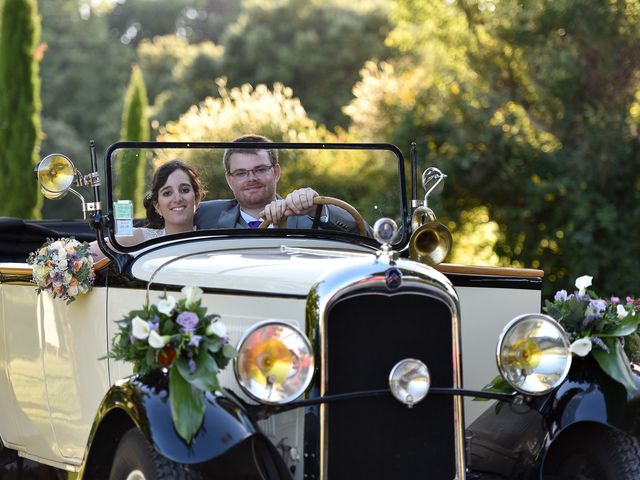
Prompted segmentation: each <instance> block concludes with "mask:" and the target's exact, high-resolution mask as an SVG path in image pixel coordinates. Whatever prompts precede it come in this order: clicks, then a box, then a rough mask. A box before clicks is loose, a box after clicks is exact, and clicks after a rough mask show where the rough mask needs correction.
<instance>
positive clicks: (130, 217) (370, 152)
mask: <svg viewBox="0 0 640 480" xmlns="http://www.w3.org/2000/svg"><path fill="white" fill-rule="evenodd" d="M225 152H226V154H225ZM175 160H179V161H180V162H182V163H183V164H185V165H187V166H188V167H192V168H193V170H194V171H195V172H196V174H197V176H198V178H199V181H200V182H201V184H202V187H200V186H199V185H197V184H194V180H193V175H194V174H193V173H189V172H188V171H185V170H184V169H183V168H176V167H180V165H181V164H178V163H176V162H174V163H173V165H174V167H173V168H165V170H166V171H164V170H162V171H161V170H159V169H160V168H161V167H162V166H163V165H165V167H168V166H169V165H170V164H171V163H170V162H172V161H175ZM106 166H107V202H108V207H107V210H108V212H109V214H110V216H111V218H114V226H115V232H114V233H115V235H116V237H115V240H116V242H115V243H116V244H118V245H120V246H124V247H132V246H134V245H138V244H140V243H141V242H145V241H147V240H152V239H153V238H156V237H157V236H162V235H168V234H171V233H177V232H175V231H174V232H171V231H170V230H171V228H174V227H175V225H174V224H178V226H180V228H181V231H182V232H185V231H187V230H195V229H197V230H231V229H233V230H238V229H247V228H249V227H248V223H247V222H248V221H249V220H250V218H249V217H251V216H253V217H254V218H255V217H257V215H256V212H255V211H254V212H253V215H249V217H247V216H246V215H244V213H242V214H239V210H240V208H239V207H240V206H243V208H242V210H245V208H244V205H245V204H247V205H253V206H256V205H259V206H260V207H262V208H263V207H264V203H265V202H264V199H265V198H269V197H270V196H271V195H272V192H273V194H276V195H277V196H278V197H286V196H287V195H288V194H289V193H291V192H293V191H295V190H297V189H301V188H312V189H313V190H315V191H316V192H317V193H318V194H319V195H320V196H323V197H332V198H336V199H338V200H341V201H343V202H346V203H347V204H349V205H350V206H352V207H353V208H354V209H355V210H357V212H358V213H359V214H360V215H362V217H363V219H364V222H365V225H368V226H372V225H373V224H374V222H375V221H376V220H377V219H379V218H381V217H389V218H391V219H393V220H395V221H396V223H397V224H398V226H400V225H402V219H403V218H406V209H407V207H406V195H405V188H404V185H405V178H404V165H403V159H402V155H401V153H400V152H399V150H398V149H397V148H396V147H394V146H392V145H386V144H385V145H380V144H375V145H374V144H304V145H302V144H295V145H294V144H283V143H268V144H264V143H263V144H255V143H246V144H245V143H233V144H230V143H207V144H204V143H171V144H167V143H157V142H121V143H117V144H114V145H112V146H111V147H110V148H109V150H108V151H107V154H106ZM176 170H179V171H180V172H182V173H179V172H178V173H176ZM162 172H164V173H162ZM167 172H170V173H169V176H167ZM135 178H143V179H144V182H143V185H140V183H141V182H139V181H137V182H136V181H134V179H135ZM154 180H155V183H154ZM196 183H197V182H196ZM194 189H195V191H194ZM198 190H201V191H205V190H206V193H205V194H204V195H203V196H202V201H201V202H200V203H199V205H198V200H199V199H200V195H199V193H200V192H199V191H198ZM145 196H146V197H147V200H146V202H145ZM196 198H197V199H196ZM270 198H273V197H272V196H271V197H270ZM261 201H262V203H260V202H261ZM145 203H146V205H145ZM236 206H237V207H236ZM195 207H197V214H196V215H195V218H194V219H193V220H191V218H192V217H193V214H192V212H193V210H194V209H196V208H195ZM331 208H333V207H324V208H323V209H322V210H321V211H320V212H319V213H318V215H317V217H318V218H317V219H316V224H315V225H313V229H316V228H318V229H319V230H323V228H324V223H323V222H327V221H329V222H331V221H338V218H339V217H340V215H339V214H335V215H334V216H333V217H334V218H329V219H328V220H327V218H326V217H325V214H326V213H327V211H329V212H337V210H331ZM327 209H329V210H327ZM248 210H250V209H248ZM185 212H186V213H185ZM221 212H223V213H222V215H221ZM229 212H231V213H229ZM315 212H316V209H315V208H314V209H313V211H312V212H309V213H307V214H305V215H304V216H305V217H306V218H307V220H306V223H305V222H302V221H301V222H299V223H296V224H295V226H292V225H294V224H292V223H288V224H286V225H285V223H282V224H281V225H280V226H279V228H307V229H311V228H312V224H311V223H310V222H311V221H312V220H313V219H314V218H315ZM230 215H231V217H232V218H231V217H230ZM230 218H231V219H232V220H233V221H231V222H230V221H229V220H230ZM347 218H349V221H351V216H350V215H348V216H347ZM165 219H166V223H167V224H166V227H167V228H166V231H165V229H164V228H163V227H165ZM190 221H193V222H194V226H193V228H191V227H190V225H189V222H190ZM338 223H339V222H338ZM132 226H133V227H134V228H133V230H132V229H131V227H132ZM139 227H144V228H142V230H144V232H143V233H144V235H143V236H141V235H138V233H139V232H136V230H140V228H139ZM187 227H189V228H187ZM274 227H278V226H274ZM272 228H273V227H272ZM337 230H339V229H337ZM368 232H369V233H370V230H368ZM134 233H135V235H134ZM350 233H355V234H362V231H360V232H359V233H358V231H357V228H356V229H354V231H352V232H350ZM367 234H368V233H367Z"/></svg>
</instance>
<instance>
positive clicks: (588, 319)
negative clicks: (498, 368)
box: [483, 275, 640, 393]
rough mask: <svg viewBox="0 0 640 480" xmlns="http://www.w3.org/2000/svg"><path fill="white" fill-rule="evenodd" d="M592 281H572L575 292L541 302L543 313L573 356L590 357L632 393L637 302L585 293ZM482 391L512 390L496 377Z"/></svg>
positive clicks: (639, 319)
mask: <svg viewBox="0 0 640 480" xmlns="http://www.w3.org/2000/svg"><path fill="white" fill-rule="evenodd" d="M592 280H593V277H591V276H588V275H583V276H582V277H579V278H578V279H576V282H575V286H576V291H575V292H573V293H568V292H567V291H566V290H560V291H558V292H557V293H556V294H555V296H554V298H553V301H549V300H547V301H546V302H545V306H544V309H543V310H544V311H545V312H546V313H547V314H548V315H549V316H551V317H553V318H554V319H555V320H556V321H557V322H558V323H559V324H560V325H561V326H562V328H563V329H564V330H565V332H566V333H567V336H568V339H569V341H570V342H571V346H570V351H571V353H572V354H573V355H576V356H579V357H586V356H587V355H591V356H592V357H593V359H594V360H595V361H596V362H597V363H598V365H599V366H600V368H601V369H602V371H603V372H604V373H606V374H607V375H608V376H609V377H611V378H613V379H614V380H616V381H617V382H619V383H621V384H622V385H624V387H625V388H626V389H627V390H628V391H629V392H636V391H637V388H636V385H635V382H634V380H633V376H632V371H631V364H632V362H637V361H638V360H639V359H640V349H639V346H640V337H639V336H638V333H637V330H638V325H639V324H640V315H638V311H639V310H640V300H639V299H634V298H632V297H626V298H625V299H624V300H622V299H621V298H619V297H610V298H600V297H598V295H596V294H595V293H594V292H593V291H592V290H589V287H590V286H591V281H592ZM483 390H485V391H489V392H496V393H497V392H499V393H512V392H513V389H512V388H511V386H509V385H508V384H507V382H506V381H505V380H504V379H503V378H502V377H501V376H498V377H496V378H494V379H493V380H492V381H491V383H489V384H488V385H487V386H485V387H484V389H483Z"/></svg>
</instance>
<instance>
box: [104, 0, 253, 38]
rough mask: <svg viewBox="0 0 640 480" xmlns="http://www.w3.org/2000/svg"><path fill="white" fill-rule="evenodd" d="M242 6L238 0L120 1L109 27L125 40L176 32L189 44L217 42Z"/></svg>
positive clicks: (110, 19) (110, 17) (112, 13)
mask: <svg viewBox="0 0 640 480" xmlns="http://www.w3.org/2000/svg"><path fill="white" fill-rule="evenodd" d="M241 8H242V2H238V1H237V0H169V1H159V0H136V1H128V2H119V3H118V5H116V7H115V8H114V9H113V11H112V12H111V14H110V15H109V29H110V30H112V31H113V32H114V34H115V35H116V36H117V37H118V38H120V40H121V41H122V42H123V43H127V44H128V43H131V44H133V45H136V44H138V42H140V41H141V40H143V39H145V38H147V39H150V38H154V37H157V36H163V35H169V34H171V35H176V36H177V37H179V38H181V39H184V40H187V41H188V42H190V43H199V42H203V41H206V40H210V41H214V42H218V41H219V40H220V37H221V35H222V33H223V32H224V30H225V28H226V27H227V25H229V24H230V23H233V21H234V20H235V19H236V18H237V16H238V14H239V13H240V10H241Z"/></svg>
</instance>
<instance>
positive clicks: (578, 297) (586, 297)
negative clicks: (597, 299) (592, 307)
mask: <svg viewBox="0 0 640 480" xmlns="http://www.w3.org/2000/svg"><path fill="white" fill-rule="evenodd" d="M576 300H578V301H579V302H588V301H590V300H591V297H590V296H589V294H588V293H580V292H576Z"/></svg>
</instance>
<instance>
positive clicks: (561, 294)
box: [553, 290, 567, 302]
mask: <svg viewBox="0 0 640 480" xmlns="http://www.w3.org/2000/svg"><path fill="white" fill-rule="evenodd" d="M553 300H554V301H556V302H566V301H567V291H566V290H558V291H557V292H556V295H555V297H553Z"/></svg>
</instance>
